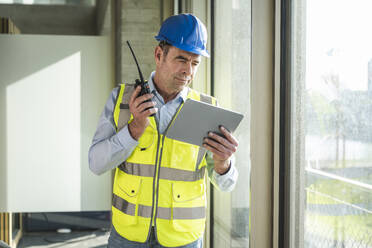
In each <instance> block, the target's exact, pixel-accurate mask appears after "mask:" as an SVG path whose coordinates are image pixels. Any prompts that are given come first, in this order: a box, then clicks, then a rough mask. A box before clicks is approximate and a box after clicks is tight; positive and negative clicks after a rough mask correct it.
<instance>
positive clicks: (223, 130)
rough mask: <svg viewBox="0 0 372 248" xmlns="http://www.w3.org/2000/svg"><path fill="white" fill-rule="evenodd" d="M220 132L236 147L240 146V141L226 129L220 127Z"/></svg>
mask: <svg viewBox="0 0 372 248" xmlns="http://www.w3.org/2000/svg"><path fill="white" fill-rule="evenodd" d="M220 130H221V132H222V133H223V135H225V137H226V138H227V139H228V140H229V141H230V143H232V144H233V145H234V146H238V145H239V142H238V140H237V139H236V138H235V137H234V136H233V135H232V134H231V133H230V132H229V131H228V130H227V129H226V128H225V127H224V126H220Z"/></svg>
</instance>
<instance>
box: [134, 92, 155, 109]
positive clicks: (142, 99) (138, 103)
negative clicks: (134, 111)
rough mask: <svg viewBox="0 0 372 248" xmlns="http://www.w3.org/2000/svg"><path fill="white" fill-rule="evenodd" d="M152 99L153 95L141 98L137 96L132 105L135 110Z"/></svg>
mask: <svg viewBox="0 0 372 248" xmlns="http://www.w3.org/2000/svg"><path fill="white" fill-rule="evenodd" d="M152 97H153V94H145V95H143V96H139V97H137V98H136V99H135V100H134V102H133V105H134V107H135V108H137V107H138V106H140V105H141V104H142V103H143V102H145V101H146V100H149V99H151V98H152Z"/></svg>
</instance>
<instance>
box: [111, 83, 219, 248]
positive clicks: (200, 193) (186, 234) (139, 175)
mask: <svg viewBox="0 0 372 248" xmlns="http://www.w3.org/2000/svg"><path fill="white" fill-rule="evenodd" d="M133 91H134V87H133V85H128V84H122V85H120V91H119V94H118V97H117V102H116V106H115V110H114V121H115V124H116V127H117V131H119V130H120V129H121V128H123V127H124V126H125V125H126V124H127V123H130V122H131V121H132V119H133V116H131V114H130V112H129V105H128V102H129V99H130V95H131V94H132V92H133ZM187 98H192V99H194V100H198V101H203V102H207V103H211V104H214V105H215V104H216V99H215V98H213V97H210V96H206V95H204V94H200V93H198V92H196V91H194V90H192V89H189V93H188V95H187ZM182 105H183V104H182ZM182 105H181V106H180V108H179V109H178V111H177V113H176V114H175V116H176V115H177V114H178V113H179V111H180V109H181V108H182ZM149 119H150V125H149V126H148V127H147V128H146V129H145V132H144V134H143V135H142V136H141V137H140V139H139V140H138V142H139V144H138V146H137V147H136V148H135V150H134V151H133V153H132V154H131V155H130V156H129V157H128V158H127V160H126V161H124V162H123V163H122V164H121V165H120V166H119V167H117V169H116V173H115V181H114V188H113V203H112V223H113V226H114V227H115V230H116V231H117V232H118V233H119V234H120V235H121V236H123V237H124V238H126V239H128V240H131V241H136V242H142V243H143V242H146V240H147V239H148V238H149V235H150V230H151V226H155V230H156V237H157V240H158V242H159V243H160V244H161V245H163V246H167V247H176V246H182V245H186V244H189V243H191V242H193V241H195V240H197V239H199V238H200V237H201V236H202V235H203V233H204V229H205V218H206V184H205V170H206V159H205V154H206V150H205V149H204V148H200V147H199V146H196V145H192V144H188V143H184V142H180V141H177V140H174V139H170V138H168V137H166V132H165V135H162V134H159V132H158V128H157V124H156V121H155V117H149ZM174 119H175V118H174V117H173V120H174ZM128 120H129V122H128ZM173 120H172V121H171V123H172V122H173ZM195 122H196V123H197V120H195ZM170 125H171V124H170Z"/></svg>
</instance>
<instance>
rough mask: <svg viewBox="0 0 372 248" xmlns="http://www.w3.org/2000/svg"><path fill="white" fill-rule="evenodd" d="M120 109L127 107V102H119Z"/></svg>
mask: <svg viewBox="0 0 372 248" xmlns="http://www.w3.org/2000/svg"><path fill="white" fill-rule="evenodd" d="M120 109H129V104H124V103H120Z"/></svg>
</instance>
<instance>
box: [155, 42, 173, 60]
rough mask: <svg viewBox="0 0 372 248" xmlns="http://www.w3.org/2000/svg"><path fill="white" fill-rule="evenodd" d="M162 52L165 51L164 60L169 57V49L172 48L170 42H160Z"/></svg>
mask: <svg viewBox="0 0 372 248" xmlns="http://www.w3.org/2000/svg"><path fill="white" fill-rule="evenodd" d="M158 46H159V47H160V48H161V50H163V53H164V58H166V57H167V54H168V52H169V48H170V47H171V46H172V45H171V44H169V43H168V42H166V41H165V40H162V41H160V42H159V45H158Z"/></svg>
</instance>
